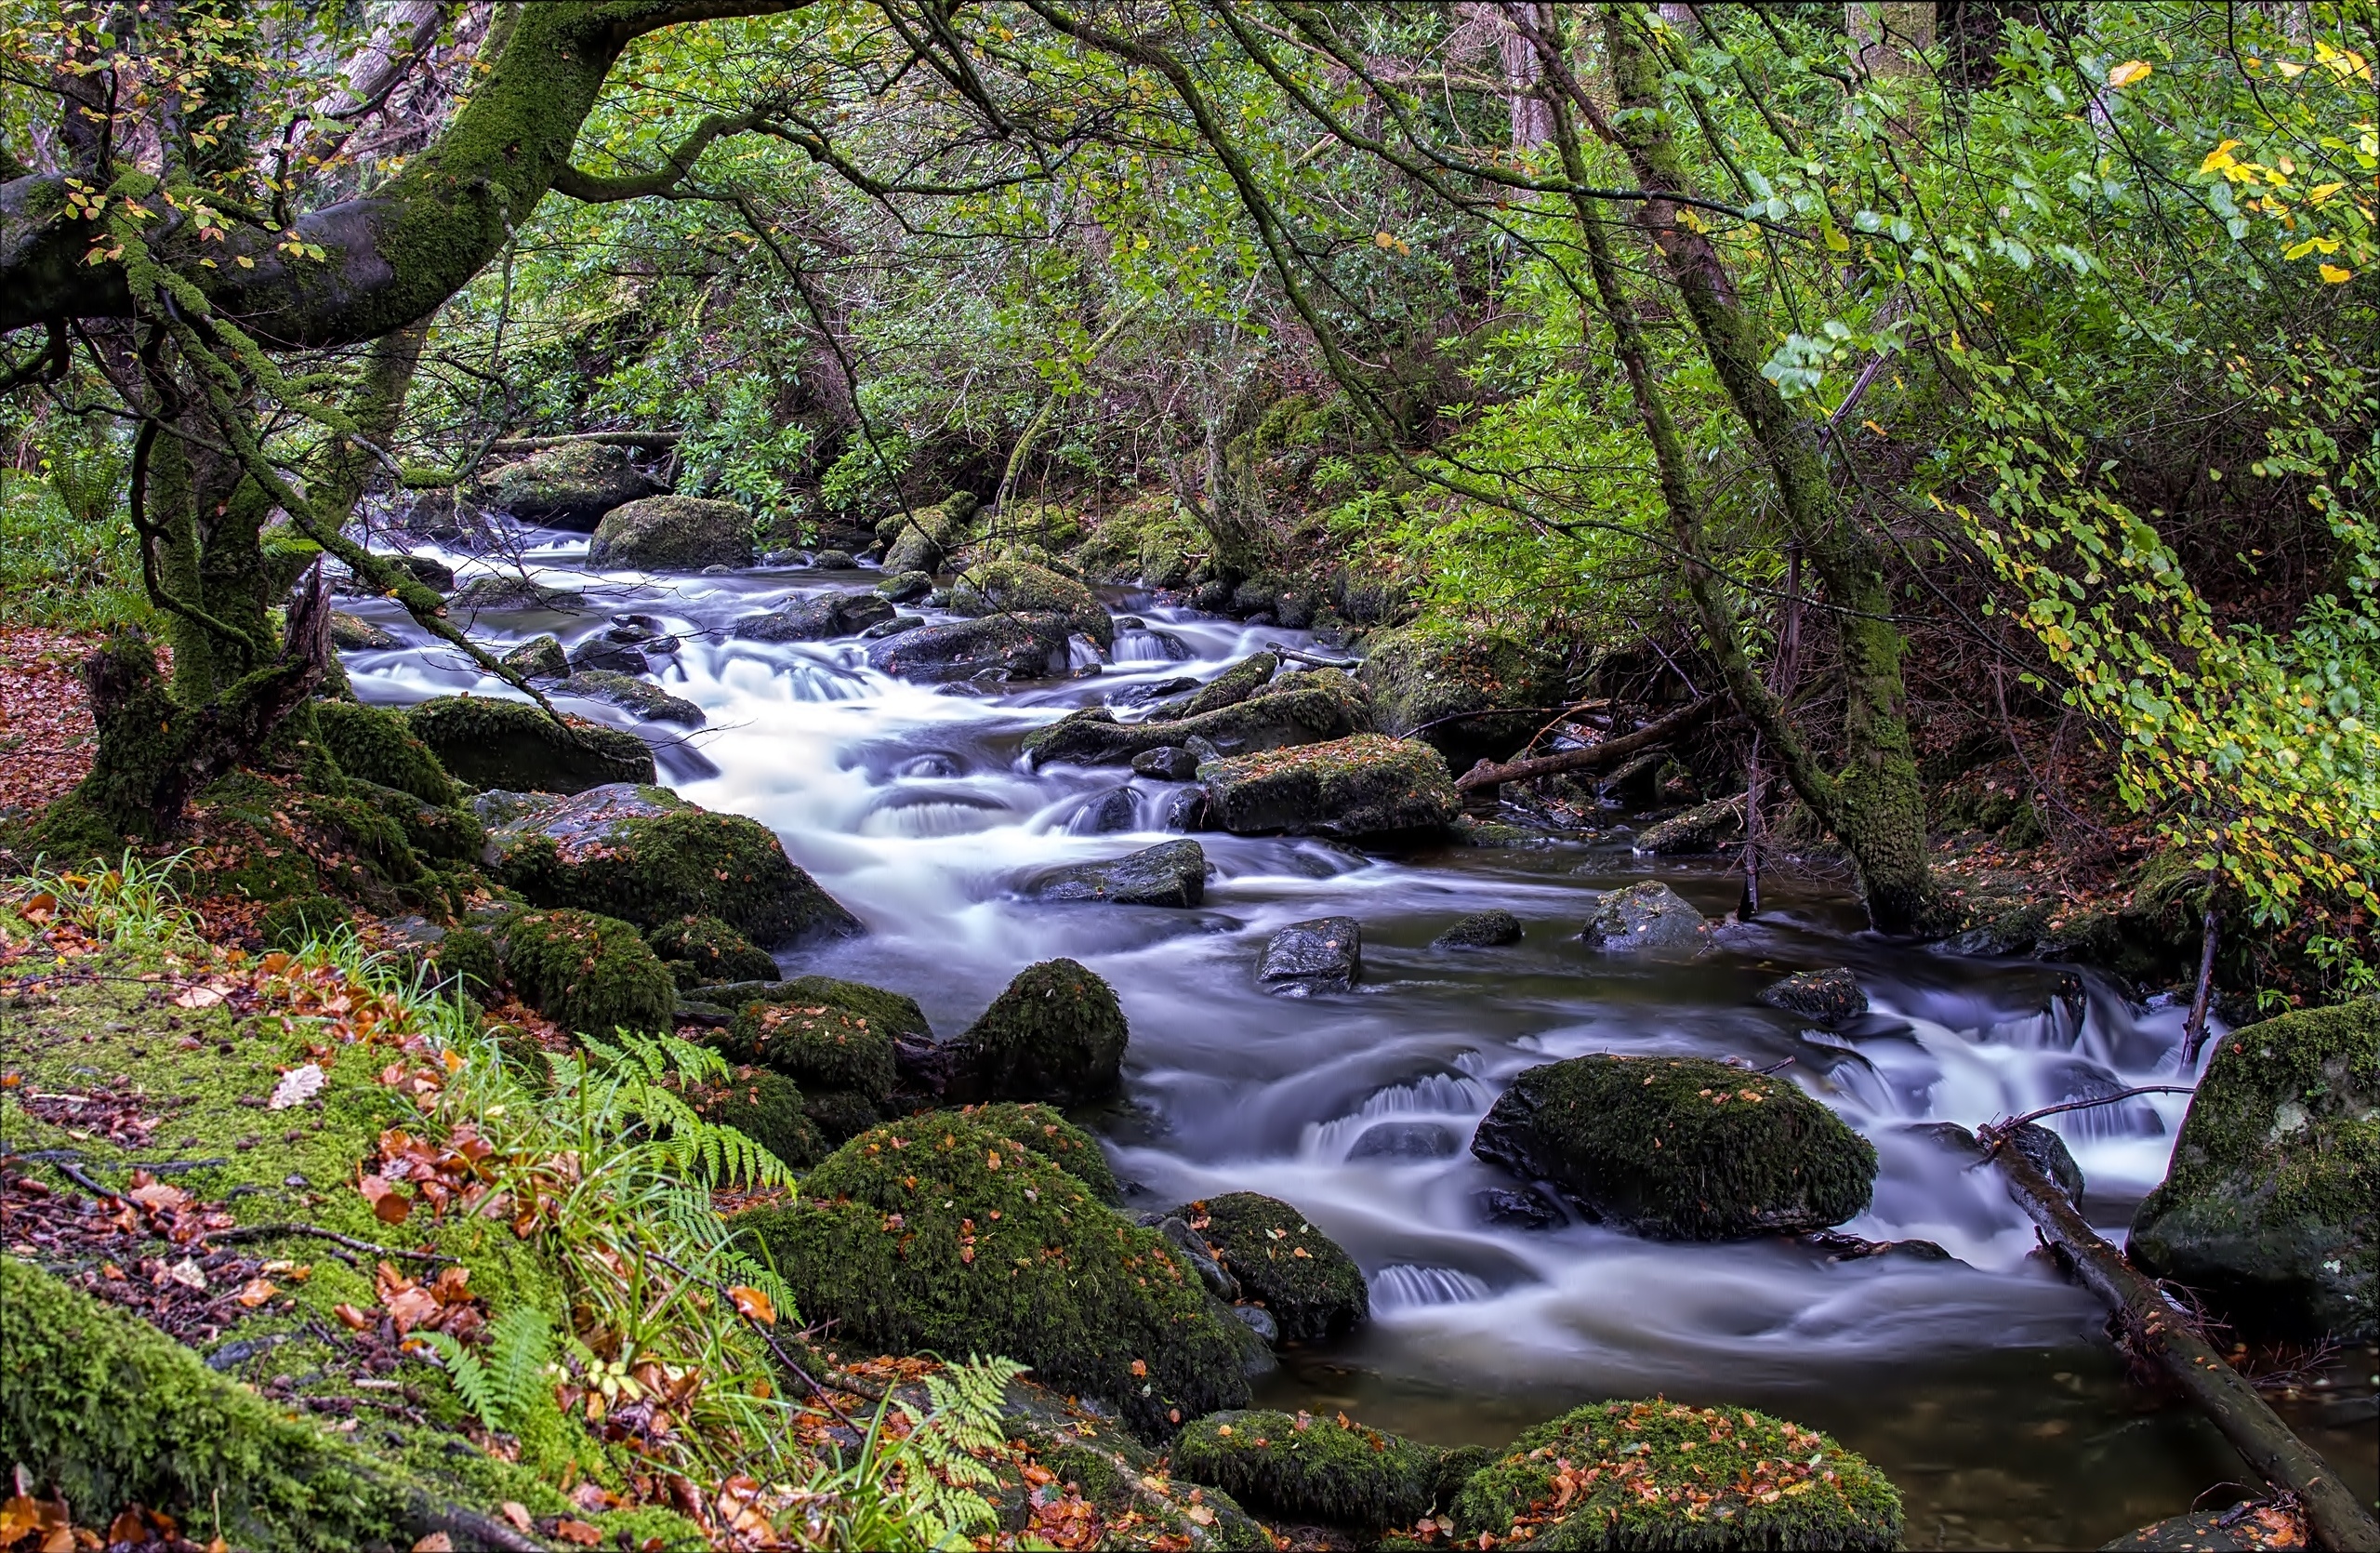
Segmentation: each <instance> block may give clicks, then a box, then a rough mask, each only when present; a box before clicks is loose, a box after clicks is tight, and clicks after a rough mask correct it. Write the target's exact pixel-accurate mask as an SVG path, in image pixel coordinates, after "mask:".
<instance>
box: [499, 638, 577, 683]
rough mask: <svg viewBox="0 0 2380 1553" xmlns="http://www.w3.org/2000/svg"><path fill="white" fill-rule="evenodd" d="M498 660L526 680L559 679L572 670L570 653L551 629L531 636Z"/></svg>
mask: <svg viewBox="0 0 2380 1553" xmlns="http://www.w3.org/2000/svg"><path fill="white" fill-rule="evenodd" d="M497 661H498V662H500V663H502V664H503V665H504V666H505V667H506V668H507V669H509V670H512V671H513V672H514V673H516V674H518V675H520V676H521V677H522V679H524V680H558V679H561V678H562V677H563V676H564V675H566V674H568V673H569V672H570V655H569V654H567V653H565V652H563V651H562V638H561V637H559V636H556V635H554V634H553V633H552V632H550V631H549V632H547V633H546V634H545V635H543V636H533V637H531V638H529V640H528V641H526V642H523V643H522V644H520V645H519V646H517V647H515V648H513V649H512V650H511V651H510V652H509V653H506V654H505V655H504V657H501V658H500V659H498V660H497Z"/></svg>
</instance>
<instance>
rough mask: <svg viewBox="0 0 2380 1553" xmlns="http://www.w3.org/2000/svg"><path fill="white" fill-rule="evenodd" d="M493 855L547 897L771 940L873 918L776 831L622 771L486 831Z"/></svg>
mask: <svg viewBox="0 0 2380 1553" xmlns="http://www.w3.org/2000/svg"><path fill="white" fill-rule="evenodd" d="M486 856H487V862H488V866H489V867H490V868H492V869H495V870H496V873H497V874H498V875H499V876H500V877H501V878H502V879H503V880H504V882H505V883H508V884H510V885H511V886H512V887H513V888H515V889H517V890H519V891H520V892H521V893H522V895H523V896H527V897H528V898H529V899H530V900H532V901H535V902H536V903H537V904H538V905H541V906H577V907H583V908H586V909H589V910H600V911H605V912H608V913H610V914H611V915H613V916H615V917H622V918H625V919H627V920H628V921H629V922H632V923H638V924H639V925H641V926H658V925H659V924H660V923H666V922H670V921H673V920H675V919H677V918H680V917H685V916H707V917H716V918H718V919H720V920H721V922H724V923H727V924H728V925H729V926H730V927H732V928H734V930H735V931H736V932H738V933H741V934H742V935H743V936H745V937H747V938H748V939H750V940H751V941H752V942H753V943H755V944H758V945H760V947H762V948H763V949H775V948H779V947H781V946H783V945H786V944H789V943H794V942H797V941H799V940H801V939H805V938H817V937H829V938H841V937H851V936H855V935H857V934H860V933H863V932H865V931H866V929H865V928H864V927H863V926H862V925H861V923H860V922H859V919H858V918H856V917H854V916H853V915H852V914H851V913H850V912H849V911H846V910H844V909H842V907H841V906H840V905H838V904H837V903H836V901H835V899H834V897H833V896H829V895H828V894H826V891H824V890H822V889H820V888H819V887H818V884H817V882H816V881H815V880H813V879H812V878H811V877H810V875H808V874H807V873H805V872H803V871H802V870H801V869H799V868H796V867H795V866H794V864H793V860H792V859H791V858H789V857H787V856H786V855H785V843H782V842H780V841H778V840H777V837H776V832H775V831H774V830H770V829H769V828H768V827H767V826H765V825H762V824H761V823H760V821H758V820H754V819H747V818H746V817H744V816H742V815H720V814H713V813H711V812H710V811H709V810H707V809H704V808H700V807H698V806H697V805H695V804H693V803H687V802H686V801H685V800H684V799H682V798H680V797H679V796H678V795H677V794H676V793H673V792H670V791H668V790H667V789H663V788H655V787H641V786H636V785H633V784H629V783H616V784H612V785H609V786H605V787H601V788H594V789H590V790H587V791H585V792H582V793H579V794H577V795H576V796H575V797H573V798H571V799H569V800H568V801H566V802H564V803H558V804H554V805H552V806H550V807H547V808H541V809H537V810H534V811H532V812H530V813H528V814H525V815H522V816H521V817H519V818H517V819H515V820H512V821H511V822H509V823H508V824H503V825H498V826H496V827H494V828H493V829H492V830H490V832H489V835H488V844H487V854H486Z"/></svg>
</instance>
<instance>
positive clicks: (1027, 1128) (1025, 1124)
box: [959, 1100, 1123, 1207]
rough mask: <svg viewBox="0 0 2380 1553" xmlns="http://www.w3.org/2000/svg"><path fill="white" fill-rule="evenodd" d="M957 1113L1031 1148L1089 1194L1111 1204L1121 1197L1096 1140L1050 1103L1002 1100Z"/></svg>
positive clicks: (1112, 1171) (1121, 1194)
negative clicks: (1049, 1105) (1079, 1184)
mask: <svg viewBox="0 0 2380 1553" xmlns="http://www.w3.org/2000/svg"><path fill="white" fill-rule="evenodd" d="M959 1114H960V1115H962V1116H965V1117H967V1118H968V1119H970V1120H971V1121H972V1122H975V1124H976V1125H978V1126H981V1127H987V1128H989V1129H991V1130H992V1131H993V1132H995V1133H998V1134H999V1135H1001V1136H1002V1137H1004V1138H1007V1139H1009V1140H1010V1141H1012V1142H1014V1143H1020V1144H1023V1145H1024V1146H1025V1148H1030V1149H1032V1150H1033V1151H1034V1152H1035V1153H1036V1154H1038V1155H1040V1156H1041V1157H1042V1158H1043V1159H1045V1160H1047V1161H1050V1162H1051V1164H1054V1165H1056V1166H1057V1167H1058V1168H1059V1169H1061V1170H1063V1171H1064V1172H1065V1173H1066V1174H1067V1175H1072V1176H1074V1177H1076V1178H1077V1179H1078V1180H1079V1181H1081V1182H1082V1183H1083V1184H1084V1185H1085V1186H1087V1187H1089V1188H1091V1195H1093V1196H1094V1197H1096V1198H1098V1199H1099V1201H1102V1202H1104V1203H1107V1204H1108V1205H1110V1206H1111V1207H1112V1206H1114V1205H1115V1204H1116V1203H1117V1202H1119V1201H1122V1200H1123V1188H1122V1187H1121V1186H1120V1185H1119V1184H1118V1183H1117V1179H1116V1172H1115V1169H1114V1168H1113V1167H1112V1166H1110V1165H1109V1164H1108V1162H1107V1155H1106V1152H1105V1150H1104V1149H1102V1148H1100V1147H1099V1140H1098V1139H1097V1138H1095V1137H1092V1136H1091V1135H1090V1134H1089V1133H1086V1132H1084V1131H1083V1130H1082V1129H1081V1128H1080V1127H1078V1126H1076V1125H1075V1124H1074V1123H1073V1122H1069V1121H1067V1120H1066V1119H1065V1118H1064V1116H1062V1115H1060V1114H1059V1113H1058V1112H1057V1111H1055V1110H1053V1109H1051V1108H1050V1107H1048V1106H1037V1105H1016V1104H1013V1103H1012V1102H1009V1101H1005V1100H1004V1101H1000V1102H998V1104H995V1105H989V1106H968V1107H965V1108H962V1109H961V1110H960V1112H959Z"/></svg>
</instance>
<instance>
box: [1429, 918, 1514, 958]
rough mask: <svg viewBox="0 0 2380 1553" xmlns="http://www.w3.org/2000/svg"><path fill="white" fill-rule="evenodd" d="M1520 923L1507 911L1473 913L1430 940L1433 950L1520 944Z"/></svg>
mask: <svg viewBox="0 0 2380 1553" xmlns="http://www.w3.org/2000/svg"><path fill="white" fill-rule="evenodd" d="M1521 932H1522V929H1521V920H1520V919H1519V918H1518V917H1515V916H1514V915H1513V914H1512V913H1511V912H1510V911H1504V910H1497V909H1490V910H1487V911H1474V912H1473V913H1471V915H1469V916H1467V917H1461V918H1458V919H1456V921H1455V923H1454V924H1453V925H1452V926H1450V927H1448V929H1447V930H1446V931H1445V932H1444V933H1441V934H1439V935H1438V936H1436V937H1435V938H1433V939H1431V940H1430V947H1431V948H1432V949H1501V948H1503V947H1504V946H1505V945H1507V944H1517V943H1519V942H1520V941H1521Z"/></svg>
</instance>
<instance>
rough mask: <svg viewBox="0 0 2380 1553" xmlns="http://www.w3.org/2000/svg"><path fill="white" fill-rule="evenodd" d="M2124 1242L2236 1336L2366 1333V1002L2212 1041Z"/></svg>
mask: <svg viewBox="0 0 2380 1553" xmlns="http://www.w3.org/2000/svg"><path fill="white" fill-rule="evenodd" d="M2127 1249H2128V1254H2130V1255H2131V1257H2132V1258H2133V1260H2134V1261H2135V1262H2136V1263H2138V1264H2139V1266H2140V1268H2141V1269H2142V1270H2143V1271H2145V1272H2148V1273H2149V1274H2150V1275H2151V1276H2153V1277H2158V1278H2170V1279H2172V1280H2174V1281H2175V1282H2178V1283H2182V1284H2186V1285H2188V1287H2190V1288H2192V1289H2194V1290H2197V1291H2199V1292H2200V1293H2201V1294H2203V1295H2204V1296H2205V1297H2206V1298H2207V1300H2208V1301H2209V1302H2210V1303H2211V1304H2212V1305H2213V1306H2214V1307H2215V1309H2216V1310H2217V1311H2219V1312H2220V1313H2221V1314H2222V1315H2223V1317H2224V1318H2225V1320H2227V1321H2229V1322H2230V1323H2231V1324H2232V1325H2233V1326H2234V1327H2235V1328H2237V1329H2238V1330H2239V1331H2240V1332H2241V1333H2242V1334H2248V1335H2252V1336H2259V1337H2262V1336H2272V1337H2281V1338H2294V1339H2298V1340H2307V1339H2315V1338H2321V1337H2325V1336H2327V1337H2331V1338H2334V1339H2335V1340H2338V1341H2343V1342H2350V1343H2352V1342H2368V1341H2370V1340H2372V1338H2373V1337H2374V1336H2375V1335H2380V1308H2375V1307H2376V1306H2380V1001H2375V1000H2373V999H2371V998H2360V999H2358V1000H2356V1001H2355V1002H2349V1003H2342V1004H2339V1005H2337V1006H2336V1007H2333V1008H2317V1009H2306V1010H2303V1011H2301V1012H2299V1013H2295V1014H2285V1015H2281V1017H2280V1018H2277V1019H2267V1020H2265V1021H2264V1022H2262V1023H2261V1024H2254V1025H2249V1026H2246V1027H2244V1028H2243V1029H2237V1030H2234V1031H2232V1032H2231V1033H2230V1034H2229V1035H2227V1036H2225V1037H2224V1038H2223V1041H2222V1043H2221V1044H2220V1045H2219V1046H2217V1047H2216V1048H2215V1055H2213V1056H2212V1057H2210V1058H2209V1059H2208V1060H2207V1065H2206V1072H2205V1076H2204V1077H2202V1079H2200V1081H2199V1084H2198V1093H2197V1094H2196V1095H2192V1096H2191V1098H2190V1108H2189V1114H2188V1117H2187V1118H2186V1119H2185V1120H2184V1121H2183V1122H2182V1131H2181V1136H2180V1137H2179V1138H2177V1139H2176V1140H2175V1145H2174V1158H2173V1163H2172V1165H2171V1167H2170V1168H2169V1169H2168V1171H2167V1174H2166V1176H2165V1179H2164V1181H2163V1182H2162V1184H2161V1185H2160V1186H2159V1187H2158V1188H2157V1189H2156V1190H2154V1191H2152V1192H2150V1193H2149V1197H2148V1200H2147V1201H2144V1202H2142V1203H2141V1205H2140V1211H2139V1213H2138V1214H2137V1215H2135V1218H2134V1220H2133V1225H2132V1237H2131V1241H2130V1244H2129V1246H2128V1248H2127Z"/></svg>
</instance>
